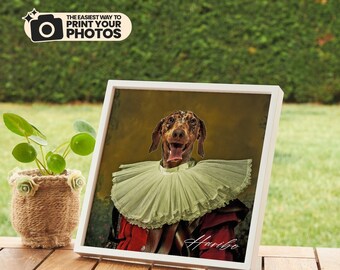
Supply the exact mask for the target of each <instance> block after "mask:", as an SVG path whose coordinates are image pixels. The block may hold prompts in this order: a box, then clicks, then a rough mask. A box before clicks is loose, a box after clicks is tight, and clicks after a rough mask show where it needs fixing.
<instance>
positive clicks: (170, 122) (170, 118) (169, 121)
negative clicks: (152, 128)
mask: <svg viewBox="0 0 340 270" xmlns="http://www.w3.org/2000/svg"><path fill="white" fill-rule="evenodd" d="M174 122H175V118H173V117H172V116H171V117H169V119H168V123H169V124H173V123H174Z"/></svg>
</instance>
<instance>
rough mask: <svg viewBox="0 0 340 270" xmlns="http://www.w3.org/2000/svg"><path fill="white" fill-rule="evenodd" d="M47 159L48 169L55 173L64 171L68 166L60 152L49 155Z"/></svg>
mask: <svg viewBox="0 0 340 270" xmlns="http://www.w3.org/2000/svg"><path fill="white" fill-rule="evenodd" d="M46 161H47V167H48V169H49V170H51V171H52V172H53V173H62V172H63V171H64V170H65V168H66V161H65V159H64V158H63V157H62V156H61V155H59V154H51V155H49V156H48V158H47V160H46Z"/></svg>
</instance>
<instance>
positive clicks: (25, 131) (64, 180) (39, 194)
mask: <svg viewBox="0 0 340 270" xmlns="http://www.w3.org/2000/svg"><path fill="white" fill-rule="evenodd" d="M3 120H4V123H5V126H6V127H7V128H8V129H9V130H10V131H12V132H13V133H14V134H16V135H18V136H21V137H23V139H24V141H23V142H21V143H19V144H17V145H16V146H15V147H14V148H13V151H12V155H13V156H14V158H15V159H16V160H17V161H19V162H22V163H31V162H34V163H35V164H36V168H34V169H31V170H18V169H15V170H13V171H12V172H11V173H10V175H9V183H10V185H11V186H12V205H11V221H12V226H13V228H14V229H15V230H16V232H17V233H19V234H20V235H21V239H22V242H23V244H24V245H26V246H30V247H33V248H38V247H41V248H54V247H62V246H66V245H68V244H69V243H70V241H71V235H72V231H73V230H74V229H75V228H76V226H77V224H78V221H79V211H80V190H81V188H82V187H83V186H84V184H85V178H84V177H83V176H82V174H81V172H80V171H78V170H72V169H67V163H66V160H67V157H68V155H69V154H70V153H71V152H73V153H75V154H77V155H81V156H86V155H89V154H91V153H92V152H93V149H94V146H95V137H96V132H95V130H94V129H93V127H92V126H91V125H90V124H88V123H87V122H85V121H81V120H79V121H76V122H75V123H74V129H75V134H74V135H73V136H72V137H71V138H70V139H68V140H65V141H64V142H63V143H61V144H60V145H59V146H58V147H56V148H55V149H49V150H46V148H47V147H48V142H47V139H46V136H45V135H44V134H43V133H42V132H41V131H40V130H39V129H38V128H36V126H34V125H32V124H30V123H29V122H28V121H26V120H25V119H24V118H22V117H21V116H19V115H17V114H13V113H4V114H3Z"/></svg>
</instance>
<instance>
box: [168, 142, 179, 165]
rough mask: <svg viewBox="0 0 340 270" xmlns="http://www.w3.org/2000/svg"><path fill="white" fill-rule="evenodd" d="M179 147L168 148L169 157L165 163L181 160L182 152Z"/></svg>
mask: <svg viewBox="0 0 340 270" xmlns="http://www.w3.org/2000/svg"><path fill="white" fill-rule="evenodd" d="M182 150H183V149H182V148H181V147H174V146H172V145H171V146H170V155H169V158H168V160H167V161H174V160H182V153H183V151H182Z"/></svg>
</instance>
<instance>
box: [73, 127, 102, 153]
mask: <svg viewBox="0 0 340 270" xmlns="http://www.w3.org/2000/svg"><path fill="white" fill-rule="evenodd" d="M95 143H96V140H95V139H94V138H93V137H92V136H91V135H90V134H88V133H78V134H76V135H74V136H73V137H72V139H71V143H70V147H71V149H72V151H73V152H74V153H76V154H77V155H80V156H87V155H89V154H91V153H92V152H93V149H94V146H95Z"/></svg>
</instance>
